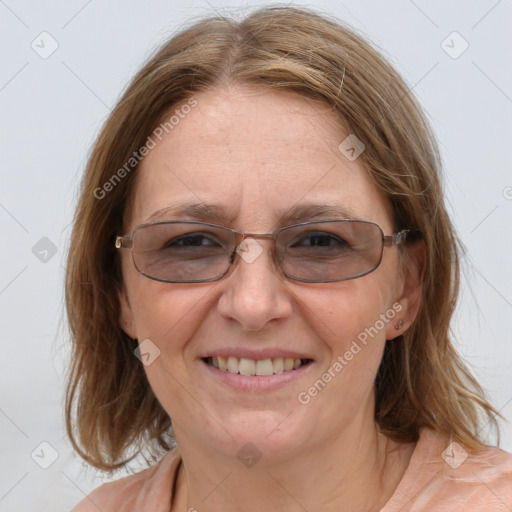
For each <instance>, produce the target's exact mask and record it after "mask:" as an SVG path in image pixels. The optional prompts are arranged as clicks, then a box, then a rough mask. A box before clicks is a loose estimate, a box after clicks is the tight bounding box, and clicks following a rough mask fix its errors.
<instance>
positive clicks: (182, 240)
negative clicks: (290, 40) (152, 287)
mask: <svg viewBox="0 0 512 512" xmlns="http://www.w3.org/2000/svg"><path fill="white" fill-rule="evenodd" d="M234 245H235V237H234V235H233V233H231V232H230V231H227V230H224V229H222V228H216V227H210V226H206V225H204V224H194V223H161V224H151V225H147V226H142V227H140V228H139V229H138V230H137V231H136V232H135V234H134V244H133V259H134V263H135V266H136V267H137V269H138V270H139V272H141V273H142V274H145V275H146V276H148V277H152V278H154V279H159V280H162V281H177V282H179V281H189V282H194V281H204V280H207V279H214V278H216V277H218V276H220V275H221V274H223V273H224V272H225V271H226V270H227V268H228V267H229V255H230V254H231V252H232V251H233V248H234Z"/></svg>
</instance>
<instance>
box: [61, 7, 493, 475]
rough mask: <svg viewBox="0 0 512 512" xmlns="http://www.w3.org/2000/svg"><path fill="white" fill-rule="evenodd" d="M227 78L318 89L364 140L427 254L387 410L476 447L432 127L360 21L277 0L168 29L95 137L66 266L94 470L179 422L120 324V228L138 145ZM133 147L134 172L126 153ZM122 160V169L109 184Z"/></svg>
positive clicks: (76, 421)
mask: <svg viewBox="0 0 512 512" xmlns="http://www.w3.org/2000/svg"><path fill="white" fill-rule="evenodd" d="M226 83H241V84H251V85H259V86H261V87H263V88H268V89H276V88H279V89H281V90H290V91H295V92H296V93H299V94H301V95H303V96H306V97H309V98H315V99H317V100H321V101H322V102H324V103H325V104H326V105H328V106H330V107H331V108H332V109H333V110H334V111H335V112H336V113H337V114H338V115H339V116H340V119H342V121H343V122H344V124H345V126H346V127H347V128H348V130H349V131H350V133H353V134H355V135H356V136H357V137H358V138H359V139H360V140H361V141H363V143H364V144H365V146H366V149H365V151H364V152H363V153H362V155H361V156H360V158H361V159H362V161H363V163H364V164H365V166H366V167H367V169H368V172H369V174H370V176H371V178H372V180H373V181H374V182H375V184H376V185H377V186H378V187H379V188H380V190H381V191H382V192H383V194H384V196H385V197H386V199H387V200H388V201H389V204H390V206H391V211H392V214H393V217H394V218H393V220H394V223H395V225H396V228H397V229H402V228H417V229H418V230H419V233H421V235H420V236H421V237H422V239H423V241H424V243H425V246H426V262H427V263H426V270H425V274H424V280H423V291H422V299H421V306H420V310H419V312H418V316H417V318H416V320H415V322H414V323H413V325H412V326H411V327H410V328H409V329H408V330H407V331H406V332H405V333H404V334H403V335H402V336H400V337H399V338H397V339H395V340H394V341H393V342H388V343H387V345H386V348H385V352H384V356H383V360H382V363H381V366H380V369H379V372H378V375H377V377H376V382H375V389H376V409H375V419H376V422H377V424H378V426H379V428H380V429H381V431H382V432H384V433H386V434H388V435H390V436H392V437H393V438H394V439H396V440H403V441H415V440H417V438H418V433H419V429H420V428H421V427H424V426H426V427H430V428H432V429H435V430H436V431H440V432H446V433H448V434H450V435H452V437H453V438H454V439H457V440H458V441H459V442H460V443H462V444H463V445H465V446H466V447H468V448H469V449H476V448H478V447H479V446H481V445H482V444H483V440H482V439H481V436H480V435H479V431H478V428H479V419H480V413H481V412H483V413H484V415H485V416H487V419H488V420H489V421H490V422H491V423H492V424H493V425H494V426H495V427H496V428H497V422H496V420H495V417H494V414H495V413H496V411H495V410H494V409H493V408H492V407H491V406H490V405H489V404H488V403H487V402H486V401H485V399H484V398H483V391H482V389H481V387H480V386H479V385H478V383H477V382H476V380H475V379H474V378H473V377H472V376H471V374H470V373H469V371H468V370H467V369H466V367H465V366H464V364H463V362H462V361H461V359H460V358H459V356H458V355H457V353H456V351H455V349H454V346H453V344H452V342H451V340H450V332H449V323H450V319H451V317H452V314H453V311H454V307H455V305H456V300H457V295H458V288H459V256H458V251H459V248H458V240H457V237H456V234H455V232H454V229H453V226H452V223H451V221H450V219H449V216H448V214H447V211H446V209H445V206H444V201H443V190H442V184H441V177H440V172H441V163H440V158H439V155H438V150H437V147H436V142H435V139H434V137H433V135H432V132H431V130H430V128H429V126H428V123H427V121H426V119H425V117H424V115H423V114H422V112H421V109H420V107H419V106H418V104H417V102H416V100H415V99H414V97H413V96H412V94H411V92H410V90H409V89H408V87H407V85H406V84H405V83H404V82H403V81H402V79H401V78H400V77H399V76H398V74H397V73H396V71H395V70H394V69H393V68H392V67H391V66H390V65H389V64H388V63H387V62H386V61H385V59H383V57H382V56H380V54H379V53H377V52H376V51H375V50H374V49H373V48H372V47H371V46H370V45H369V44H368V43H367V42H366V41H365V40H364V39H363V38H361V37H360V36H358V35H357V34H355V33H354V31H353V30H351V29H348V28H346V27H344V26H343V25H342V24H341V23H339V22H338V21H337V20H335V19H331V18H330V17H327V16H324V15H319V14H317V13H315V12H313V11H310V10H305V9H296V8H288V7H269V8H263V9H259V10H257V11H255V12H254V13H252V14H251V15H250V16H248V17H247V18H246V19H244V20H242V21H240V22H234V21H232V20H228V19H224V18H222V17H212V18H208V19H204V20H201V21H199V22H197V23H195V24H194V25H193V26H191V27H189V28H187V29H186V30H183V31H182V32H180V33H179V34H177V35H176V36H175V37H173V38H172V39H171V40H170V41H168V42H167V43H166V44H165V45H164V46H163V47H162V48H160V49H159V50H158V51H157V53H156V54H155V55H154V56H153V57H152V58H151V59H150V60H149V61H148V62H147V63H146V64H145V66H144V67H143V68H142V69H141V70H140V72H139V73H138V74H137V75H136V76H135V77H134V79H133V80H132V82H131V84H130V85H129V87H128V88H127V90H126V91H125V92H124V94H123V96H122V98H121V99H120V101H119V102H118V104H117V105H116V107H115V108H114V110H113V111H112V113H111V115H110V116H109V118H108V119H107V121H106V122H105V124H104V126H103V129H102V131H101V133H100V135H99V137H98V139H97V141H96V143H95V145H94V147H93V149H92V154H91V155H90V158H89V161H88V164H87V168H86V170H85V174H84V177H83V181H82V183H81V189H80V199H79V202H78V206H77V209H76V213H75V219H74V226H73V232H72V236H71V246H70V247H71V248H70V251H69V257H68V265H67V275H66V307H67V314H68V318H69V325H70V331H71V337H72V358H71V366H70V372H69V381H68V388H67V394H66V425H67V431H68V434H69V437H70V439H71V442H72V444H73V446H74V448H75V449H76V450H77V451H78V453H79V454H80V455H81V456H82V457H83V458H84V459H85V460H86V461H88V462H89V463H90V464H92V465H93V466H95V467H97V468H100V469H103V470H113V469H115V468H119V467H121V466H123V465H124V464H126V462H127V461H128V460H130V459H131V458H133V456H135V455H136V454H137V453H142V452H147V453H150V454H151V455H152V457H153V458H156V457H157V456H159V455H161V454H162V452H163V451H165V450H168V449H169V448H170V447H171V445H172V429H171V419H170V418H169V416H168V415H167V413H166V412H165V410H164V409H163V408H162V406H161V405H160V403H159V402H158V400H157V399H156V397H155V395H154V394H153V392H152V390H151V388H150V386H149V384H148V380H147V378H146V375H145V373H144V370H143V365H142V364H141V363H140V361H139V360H138V359H137V358H136V357H134V349H135V348H136V346H137V343H136V340H132V339H130V338H129V337H128V336H127V335H126V334H125V333H124V332H123V331H122V330H121V328H120V326H119V323H118V317H119V301H118V292H119V290H120V289H121V288H122V276H121V272H120V266H119V261H118V256H117V254H116V250H115V248H114V243H113V240H114V236H115V235H116V234H119V233H120V231H121V229H122V221H123V215H124V212H125V209H126V207H127V204H128V201H129V197H130V194H131V193H132V191H133V188H134V187H133V185H134V178H135V176H136V163H137V161H138V159H139V158H140V152H139V149H140V148H143V147H144V145H145V144H146V142H147V138H148V136H149V135H150V134H151V133H152V132H153V130H154V129H155V128H156V127H157V126H158V123H159V122H160V121H161V119H162V116H163V115H164V114H166V113H168V112H170V110H171V109H172V108H175V107H176V106H178V105H180V104H184V103H185V102H186V101H187V100H189V99H190V98H191V97H193V95H194V93H197V92H200V91H202V90H205V89H208V88H211V87H213V86H215V85H218V84H226ZM133 157H135V158H136V161H135V162H133V161H132V163H131V164H130V165H131V166H132V167H133V169H132V168H131V167H127V166H126V163H127V162H129V161H130V159H131V158H133ZM123 166H124V167H123ZM121 168H124V169H125V171H126V172H120V171H117V170H118V169H119V170H120V169H121ZM116 171H117V177H118V178H120V179H116V180H115V181H113V178H114V174H116ZM107 182H108V183H110V184H111V186H105V184H106V183H107Z"/></svg>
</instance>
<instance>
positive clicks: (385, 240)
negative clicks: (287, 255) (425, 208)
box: [115, 219, 412, 284]
mask: <svg viewBox="0 0 512 512" xmlns="http://www.w3.org/2000/svg"><path fill="white" fill-rule="evenodd" d="M329 222H358V223H361V222H363V223H365V224H372V225H374V226H377V227H378V228H379V230H380V232H381V234H382V248H381V252H380V256H379V260H378V262H377V263H376V264H375V266H374V267H372V268H371V269H370V270H367V271H364V272H361V273H359V274H357V275H355V276H349V277H343V278H341V279H326V280H316V279H315V280H312V279H303V278H299V277H294V276H291V275H289V274H287V273H286V272H285V271H284V270H283V267H282V266H281V261H282V258H278V257H277V243H276V239H277V237H278V236H279V234H280V233H282V232H283V231H286V230H287V229H291V228H295V227H300V226H307V225H310V224H325V223H329ZM158 224H198V225H202V226H208V227H213V228H218V229H222V230H224V231H228V232H230V233H231V234H233V235H235V249H234V250H233V252H232V253H231V255H230V257H229V265H228V267H227V268H226V270H225V272H223V273H222V274H219V275H218V276H215V277H212V278H208V279H188V280H179V281H176V280H169V279H160V278H158V277H153V276H150V275H148V274H146V273H145V272H143V271H141V270H140V269H139V268H138V267H137V263H136V262H135V256H134V253H133V246H134V236H135V234H136V233H137V231H140V230H141V229H144V228H146V227H148V226H154V225H158ZM411 231H412V230H410V229H402V230H400V231H396V232H395V233H393V234H392V235H384V231H382V228H381V227H380V226H379V225H378V224H377V223H375V222H372V221H368V220H360V219H325V220H310V221H305V222H299V223H297V224H290V225H288V226H282V227H280V228H278V229H276V230H275V231H273V232H272V233H248V232H246V231H237V230H235V229H231V228H228V227H227V226H221V225H219V224H212V223H210V222H201V221H195V220H164V221H157V222H147V223H143V224H139V225H137V226H135V228H134V229H133V231H132V233H131V234H130V235H127V236H116V238H115V247H116V249H132V251H131V252H132V261H133V265H134V266H135V268H136V270H137V272H139V274H141V275H143V276H145V277H147V278H149V279H153V280H154V281H160V282H162V283H175V284H181V283H209V282H214V281H219V280H220V279H222V278H223V277H225V276H226V275H227V274H228V273H229V272H230V271H231V270H232V269H233V268H234V265H233V263H234V261H235V255H236V254H237V249H238V247H239V246H240V244H241V243H242V242H243V241H244V240H245V239H246V238H254V239H270V240H273V246H272V249H271V250H272V251H273V256H274V257H273V260H274V264H276V267H277V268H278V269H279V270H280V272H281V274H283V275H284V276H285V277H286V278H288V279H291V280H293V281H300V282H303V283H333V282H340V281H349V280H351V279H356V278H358V277H362V276H365V275H367V274H369V273H371V272H373V271H374V270H376V269H377V268H378V267H379V265H380V264H381V262H382V256H383V254H384V247H393V246H398V245H400V244H402V243H404V242H405V240H406V238H407V235H408V233H410V232H411Z"/></svg>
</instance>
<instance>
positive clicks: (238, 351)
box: [199, 347, 313, 360]
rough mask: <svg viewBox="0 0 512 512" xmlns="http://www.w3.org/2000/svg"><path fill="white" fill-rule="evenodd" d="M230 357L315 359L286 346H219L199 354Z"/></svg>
mask: <svg viewBox="0 0 512 512" xmlns="http://www.w3.org/2000/svg"><path fill="white" fill-rule="evenodd" d="M217 356H221V357H225V358H227V357H229V356H233V357H236V358H237V359H242V358H244V359H254V360H261V359H277V358H278V357H283V358H291V359H313V358H312V357H311V356H309V355H308V354H306V353H304V352H296V351H294V350H287V349H284V348H265V349H262V348H260V349H248V348H243V349H242V348H233V347H232V348H219V349H214V350H209V351H208V352H207V353H204V354H203V355H201V356H199V357H200V358H201V359H205V358H207V357H217Z"/></svg>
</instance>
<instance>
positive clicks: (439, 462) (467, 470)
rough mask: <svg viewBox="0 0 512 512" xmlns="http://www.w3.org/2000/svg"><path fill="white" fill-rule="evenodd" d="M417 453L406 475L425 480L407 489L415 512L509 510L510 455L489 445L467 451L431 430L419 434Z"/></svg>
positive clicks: (511, 507)
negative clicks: (411, 493) (411, 497)
mask: <svg viewBox="0 0 512 512" xmlns="http://www.w3.org/2000/svg"><path fill="white" fill-rule="evenodd" d="M416 452H417V453H416V458H415V460H414V462H413V460H411V462H413V463H412V464H411V465H410V466H411V467H410V468H409V476H412V477H414V478H415V479H419V480H421V479H422V477H426V478H425V481H424V482H423V484H424V486H423V487H422V488H421V489H419V488H418V487H416V488H415V489H414V487H413V486H412V485H411V487H410V489H414V490H415V491H417V494H416V495H415V499H414V500H413V501H414V503H415V505H416V506H418V507H419V508H418V510H430V509H429V508H428V507H429V506H430V507H437V509H436V510H439V511H444V510H472V511H473V512H477V511H484V510H486V511H487V510H493V511H498V510H503V511H507V510H512V454H510V453H508V452H506V451H503V450H500V449H499V448H496V447H488V446H486V447H482V448H481V449H480V450H478V451H472V452H469V451H467V450H466V449H465V448H464V447H462V446H461V445H460V444H458V443H456V442H451V441H450V440H449V439H448V438H447V437H445V436H443V435H441V434H437V433H434V432H432V431H424V432H422V434H421V436H420V441H419V442H418V445H417V450H416ZM413 456H414V454H413ZM421 506H423V507H426V508H421ZM443 507H446V508H443Z"/></svg>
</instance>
